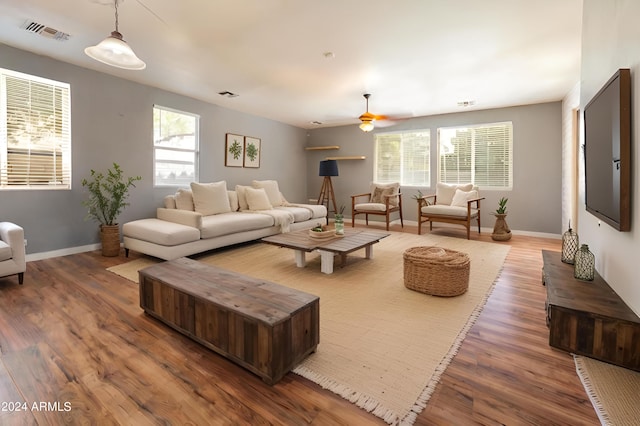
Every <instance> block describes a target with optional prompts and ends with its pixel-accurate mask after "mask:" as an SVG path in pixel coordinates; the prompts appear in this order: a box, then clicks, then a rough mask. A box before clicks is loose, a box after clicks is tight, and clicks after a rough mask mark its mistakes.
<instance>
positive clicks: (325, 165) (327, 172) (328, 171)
mask: <svg viewBox="0 0 640 426" xmlns="http://www.w3.org/2000/svg"><path fill="white" fill-rule="evenodd" d="M318 176H338V162H337V161H336V160H324V161H321V162H320V172H319V173H318Z"/></svg>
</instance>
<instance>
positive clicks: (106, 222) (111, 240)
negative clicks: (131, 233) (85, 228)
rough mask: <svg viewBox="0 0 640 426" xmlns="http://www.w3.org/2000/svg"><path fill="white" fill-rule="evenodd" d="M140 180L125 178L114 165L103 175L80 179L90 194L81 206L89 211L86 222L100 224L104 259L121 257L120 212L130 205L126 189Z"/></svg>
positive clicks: (133, 177)
mask: <svg viewBox="0 0 640 426" xmlns="http://www.w3.org/2000/svg"><path fill="white" fill-rule="evenodd" d="M141 179H142V178H141V177H140V176H132V177H128V178H125V177H124V174H123V172H122V169H121V168H120V166H119V165H118V164H116V163H113V167H112V168H111V169H108V170H107V172H106V174H104V173H102V172H96V171H95V170H91V176H90V177H89V179H82V186H84V187H86V188H87V189H88V190H89V198H88V199H86V200H84V201H83V202H82V204H83V205H84V206H86V207H87V208H88V209H89V210H88V212H87V218H91V219H93V220H95V221H96V222H98V223H99V224H100V241H101V243H102V255H103V256H117V255H118V254H119V253H120V225H119V224H118V223H117V220H118V216H119V215H120V213H122V210H124V208H125V207H126V206H128V205H129V203H127V201H126V200H127V197H128V196H129V189H130V188H131V187H135V184H134V182H135V181H138V180H141Z"/></svg>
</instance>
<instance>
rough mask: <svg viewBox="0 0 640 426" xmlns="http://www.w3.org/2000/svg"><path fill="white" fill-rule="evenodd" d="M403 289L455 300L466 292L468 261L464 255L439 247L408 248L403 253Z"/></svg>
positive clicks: (467, 285)
mask: <svg viewBox="0 0 640 426" xmlns="http://www.w3.org/2000/svg"><path fill="white" fill-rule="evenodd" d="M403 257H404V286H405V287H407V288H408V289H411V290H415V291H419V292H421V293H426V294H430V295H432V296H446V297H449V296H458V295H460V294H462V293H464V292H465V291H467V289H468V288H469V267H470V264H471V261H470V260H469V256H468V255H467V254H466V253H461V252H459V251H455V250H449V249H446V248H442V247H412V248H410V249H407V250H406V251H405V252H404V256H403Z"/></svg>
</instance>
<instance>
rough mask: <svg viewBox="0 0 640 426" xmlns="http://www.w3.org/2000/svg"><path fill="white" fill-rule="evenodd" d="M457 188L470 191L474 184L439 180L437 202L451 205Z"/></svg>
mask: <svg viewBox="0 0 640 426" xmlns="http://www.w3.org/2000/svg"><path fill="white" fill-rule="evenodd" d="M456 189H460V190H461V191H465V192H468V191H471V190H472V189H473V184H472V183H465V184H448V183H442V182H438V183H437V184H436V204H446V205H448V206H449V205H451V201H453V196H454V195H455V193H456Z"/></svg>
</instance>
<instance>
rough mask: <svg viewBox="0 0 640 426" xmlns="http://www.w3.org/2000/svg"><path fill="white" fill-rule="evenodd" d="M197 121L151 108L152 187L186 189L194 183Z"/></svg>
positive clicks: (195, 177) (196, 156) (192, 115)
mask: <svg viewBox="0 0 640 426" xmlns="http://www.w3.org/2000/svg"><path fill="white" fill-rule="evenodd" d="M199 122H200V117H199V116H197V115H195V114H190V113H188V112H181V111H176V110H172V109H169V108H164V107H160V106H157V105H155V106H154V107H153V184H154V186H189V183H191V182H197V181H198V145H199V141H198V139H199V132H198V129H199Z"/></svg>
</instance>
